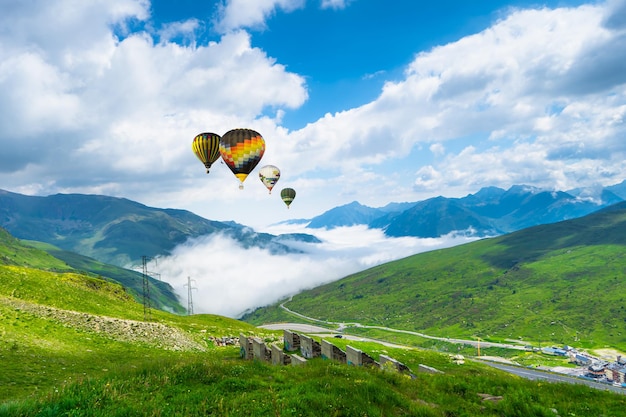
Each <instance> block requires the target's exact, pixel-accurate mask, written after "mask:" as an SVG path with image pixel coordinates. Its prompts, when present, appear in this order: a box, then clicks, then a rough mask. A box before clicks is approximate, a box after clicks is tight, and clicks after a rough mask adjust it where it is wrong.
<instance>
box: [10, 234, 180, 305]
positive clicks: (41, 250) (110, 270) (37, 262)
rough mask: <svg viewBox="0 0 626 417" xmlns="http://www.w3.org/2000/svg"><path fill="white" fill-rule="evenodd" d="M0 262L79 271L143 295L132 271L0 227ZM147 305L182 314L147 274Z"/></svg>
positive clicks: (167, 288) (164, 285) (169, 289)
mask: <svg viewBox="0 0 626 417" xmlns="http://www.w3.org/2000/svg"><path fill="white" fill-rule="evenodd" d="M0 264H4V265H21V266H28V267H31V268H38V269H45V270H49V271H57V272H80V273H83V274H87V275H91V276H93V277H98V278H102V279H106V280H111V281H114V282H118V283H120V284H122V285H123V286H124V287H125V288H126V289H127V290H128V291H129V293H130V294H131V295H132V296H133V297H134V298H135V299H136V300H142V298H143V275H142V274H140V273H139V272H136V271H131V270H128V269H124V268H120V267H117V266H115V265H107V264H104V263H102V262H99V261H97V260H95V259H92V258H89V257H86V256H82V255H79V254H76V253H73V252H69V251H64V250H61V249H59V248H57V247H55V246H53V245H50V244H47V243H42V242H35V241H26V242H24V241H21V240H19V239H17V238H15V237H13V236H12V235H11V234H9V233H8V232H7V231H6V230H4V229H2V228H0ZM148 280H149V282H150V305H151V307H153V308H158V309H161V310H167V311H170V312H174V313H178V314H184V313H185V309H184V308H183V306H182V305H181V304H180V302H179V301H178V297H177V296H176V294H175V293H174V291H173V289H172V287H171V286H170V285H169V284H167V283H165V282H162V281H159V280H155V279H154V278H151V277H148Z"/></svg>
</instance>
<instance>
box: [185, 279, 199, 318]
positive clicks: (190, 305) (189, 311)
mask: <svg viewBox="0 0 626 417" xmlns="http://www.w3.org/2000/svg"><path fill="white" fill-rule="evenodd" d="M192 281H193V282H196V281H195V280H193V279H191V277H187V283H186V284H185V285H184V286H185V287H187V315H188V316H191V315H192V314H193V299H192V297H191V290H197V288H196V287H192V286H191V282H192Z"/></svg>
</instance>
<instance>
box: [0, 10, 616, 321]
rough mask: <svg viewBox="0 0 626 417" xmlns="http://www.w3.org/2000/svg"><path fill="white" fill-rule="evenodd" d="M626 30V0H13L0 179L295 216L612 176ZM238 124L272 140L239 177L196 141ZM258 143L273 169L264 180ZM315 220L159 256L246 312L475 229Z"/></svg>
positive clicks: (4, 21) (203, 296) (5, 46)
mask: <svg viewBox="0 0 626 417" xmlns="http://www.w3.org/2000/svg"><path fill="white" fill-rule="evenodd" d="M624 45H626V0H606V1H588V2H584V1H566V0H563V1H544V2H528V1H480V2H468V1H445V0H441V1H437V2H422V1H393V0H392V1H379V0H315V1H313V0H308V1H307V0H224V1H219V2H214V1H205V2H199V1H191V0H177V1H175V2H174V1H166V0H157V1H150V0H93V1H77V0H56V1H54V2H51V1H49V0H30V1H28V2H24V1H21V0H0V146H1V149H2V152H0V188H1V189H5V190H8V191H12V192H17V193H23V194H28V195H51V194H55V193H86V194H104V195H111V196H117V197H125V198H129V199H131V200H134V201H138V202H140V203H143V204H146V205H149V206H153V207H159V208H177V209H187V210H190V211H192V212H194V213H196V214H198V215H201V216H203V217H205V218H208V219H212V220H223V221H224V220H235V221H237V222H239V223H242V224H245V225H248V226H252V227H254V228H255V229H256V230H258V231H270V232H280V231H283V232H287V231H294V230H292V229H289V230H287V229H288V228H287V229H285V227H286V226H276V224H277V223H279V222H281V221H284V220H290V219H298V218H312V217H314V216H316V215H319V214H321V213H323V212H324V211H327V210H330V209H332V208H334V207H336V206H340V205H344V204H349V203H350V202H352V201H355V200H356V201H359V202H360V203H362V204H365V205H368V206H371V207H382V206H384V205H386V204H388V203H390V202H407V201H420V200H424V199H427V198H430V197H436V196H439V195H443V196H446V197H462V196H465V195H467V194H470V193H475V192H477V191H478V190H480V188H482V187H486V186H497V187H501V188H509V187H510V186H512V185H516V184H527V185H532V186H535V187H538V188H542V189H549V190H569V189H573V188H578V187H590V188H594V187H598V186H608V185H613V184H617V183H621V182H622V181H623V180H624V179H626V123H625V119H626V48H625V47H624ZM238 127H247V128H252V129H255V130H257V131H258V132H260V133H261V134H262V135H263V137H264V138H265V140H266V152H265V155H264V157H263V160H262V161H261V163H260V164H259V166H258V167H257V169H256V170H255V171H253V172H252V173H251V175H250V176H249V177H248V179H247V180H246V181H245V187H244V190H239V188H238V181H237V180H236V179H235V177H234V176H233V175H232V173H231V172H230V171H229V170H228V169H227V168H226V166H225V165H223V164H219V163H217V164H215V165H214V167H213V168H212V169H211V173H210V174H208V175H207V174H206V173H205V169H204V167H203V165H202V164H201V163H200V161H198V160H197V159H196V157H195V156H194V155H193V153H192V151H191V143H192V140H193V137H194V136H195V135H196V134H198V133H201V132H205V131H209V132H214V133H217V134H224V133H225V132H227V131H228V130H230V129H233V128H238ZM266 164H272V165H276V166H278V167H279V168H280V169H281V172H282V175H281V178H280V180H279V182H278V184H277V185H276V187H275V191H274V193H272V194H271V195H269V194H268V193H267V190H266V189H265V188H264V187H263V185H262V183H261V182H260V181H259V179H258V169H259V168H260V167H261V166H263V165H266ZM283 187H293V188H294V189H296V191H297V196H296V199H295V201H294V202H293V203H292V205H291V207H290V209H287V208H286V207H285V206H284V204H283V203H282V201H280V198H279V195H278V194H279V193H278V190H280V189H281V188H283ZM300 231H301V230H300ZM309 232H310V231H309ZM316 234H318V235H319V237H320V238H322V239H323V241H324V244H323V245H322V246H318V247H315V248H308V249H309V252H308V253H307V254H304V255H298V256H296V257H293V256H272V255H270V254H269V253H267V252H264V251H261V250H257V249H254V248H252V249H247V250H246V249H242V248H239V247H237V245H235V244H234V243H233V242H231V241H229V240H228V239H225V238H223V237H219V236H212V237H209V238H207V239H203V240H200V241H196V242H187V243H186V244H185V245H182V246H181V247H179V248H177V250H176V251H175V254H174V256H172V257H170V258H168V259H164V260H161V261H160V262H159V265H160V269H161V270H160V273H161V275H162V277H164V279H166V280H168V282H170V283H171V284H172V285H173V286H174V287H175V289H176V290H177V291H179V293H180V294H181V295H182V298H183V299H184V297H185V296H184V294H186V290H185V288H184V284H185V283H186V282H187V277H188V276H191V277H192V278H193V279H195V280H196V283H197V287H198V300H201V301H198V302H196V303H195V305H196V306H197V310H196V311H197V312H215V313H220V314H226V315H229V316H235V315H237V314H238V313H240V312H241V311H243V310H245V309H247V308H253V307H255V306H259V305H263V304H265V303H268V302H272V301H274V300H276V299H278V298H280V297H282V296H285V295H288V294H289V293H293V292H296V291H298V290H300V289H302V288H307V287H311V286H315V285H317V284H320V283H322V282H329V281H331V280H334V279H337V278H340V277H341V276H343V275H347V274H349V273H352V272H356V271H358V270H361V269H364V268H367V267H369V266H373V265H375V264H379V263H382V262H385V261H389V260H392V259H396V258H398V257H401V256H408V255H410V254H412V253H416V252H419V251H423V250H429V249H434V248H438V247H445V246H449V245H453V244H458V243H463V242H464V241H465V240H463V239H462V238H458V237H457V238H454V237H445V238H442V239H434V240H418V239H409V238H403V239H388V238H385V237H384V236H383V235H382V233H381V232H380V231H375V230H365V229H363V228H351V229H340V230H334V231H317V232H316ZM207 254H214V255H215V256H213V257H212V262H206V258H207ZM244 259H245V261H244ZM252 267H254V270H252V269H251V268H252ZM259 275H261V276H262V277H263V279H257V277H258V276H259ZM165 277H166V278H165ZM215 277H218V278H219V279H213V278H215ZM242 277H252V278H253V279H252V281H250V280H248V281H245V282H242V281H241V279H242ZM207 278H208V279H207ZM277 288H281V289H283V292H282V293H277V292H276V289H277ZM229 294H231V295H229Z"/></svg>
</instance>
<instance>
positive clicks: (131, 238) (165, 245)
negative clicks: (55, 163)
mask: <svg viewBox="0 0 626 417" xmlns="http://www.w3.org/2000/svg"><path fill="white" fill-rule="evenodd" d="M0 226H1V227H3V228H5V229H6V230H7V231H9V232H10V233H11V234H12V235H13V236H15V237H17V238H19V239H23V240H34V241H39V242H45V243H49V244H51V245H54V246H56V247H58V248H61V249H63V250H66V251H71V252H75V253H78V254H81V255H84V256H89V257H91V258H94V259H97V260H99V261H101V262H106V263H109V264H113V265H118V266H122V267H132V266H139V265H141V259H142V257H144V256H146V257H149V258H154V257H156V256H160V255H161V256H164V255H169V254H170V253H171V250H172V249H174V248H175V247H176V246H178V245H180V244H182V243H184V242H186V241H187V240H189V239H194V238H198V237H202V236H208V235H211V234H215V233H220V234H224V235H227V236H230V237H232V238H233V239H235V240H237V241H238V242H239V243H240V244H241V245H242V246H244V247H252V246H255V247H260V248H265V249H268V250H270V251H271V252H272V253H291V252H299V250H297V249H294V248H292V247H290V246H289V245H288V244H287V243H288V242H289V241H293V240H302V241H308V242H314V241H316V240H317V239H316V238H315V237H314V236H311V235H305V234H285V235H280V236H274V235H271V234H268V233H257V232H255V231H254V230H253V229H251V228H249V227H246V226H244V225H241V224H237V223H235V222H219V221H213V220H207V219H205V218H203V217H200V216H197V215H195V214H193V213H191V212H189V211H186V210H177V209H159V208H153V207H148V206H145V205H143V204H140V203H137V202H134V201H131V200H128V199H125V198H116V197H109V196H103V195H84V194H55V195H51V196H47V197H36V196H26V195H22V194H17V193H12V192H8V191H3V190H0Z"/></svg>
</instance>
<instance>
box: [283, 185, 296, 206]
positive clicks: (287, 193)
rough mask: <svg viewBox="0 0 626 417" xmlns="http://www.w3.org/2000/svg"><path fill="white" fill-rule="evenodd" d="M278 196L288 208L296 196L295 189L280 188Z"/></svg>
mask: <svg viewBox="0 0 626 417" xmlns="http://www.w3.org/2000/svg"><path fill="white" fill-rule="evenodd" d="M280 198H282V199H283V201H284V202H285V204H287V208H289V206H290V205H291V202H292V201H293V199H294V198H296V190H294V189H293V188H283V189H282V190H280Z"/></svg>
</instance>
